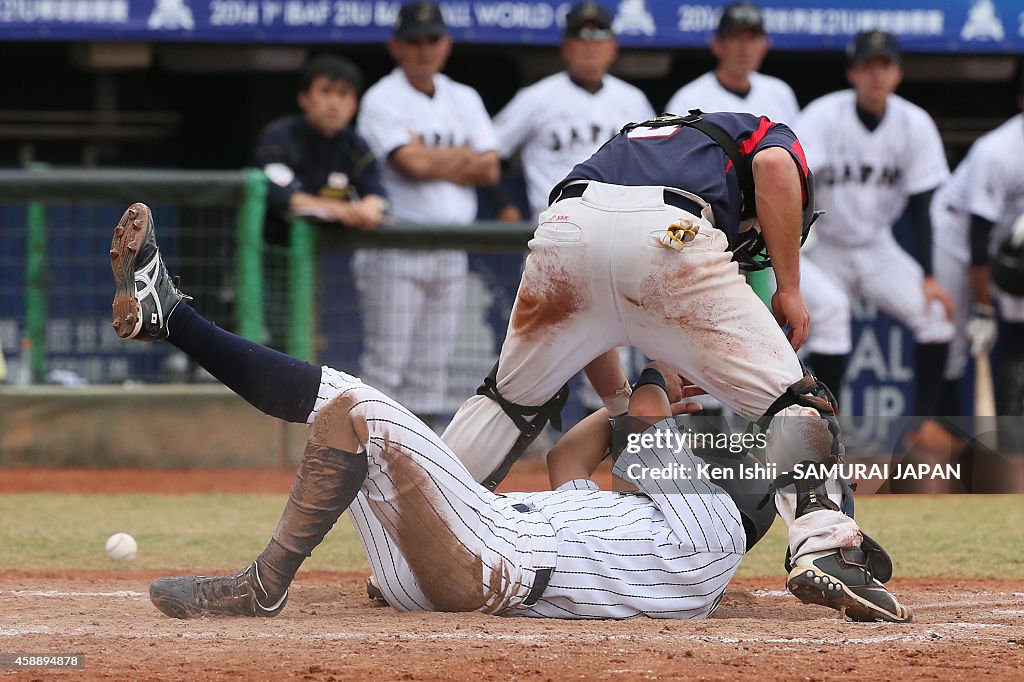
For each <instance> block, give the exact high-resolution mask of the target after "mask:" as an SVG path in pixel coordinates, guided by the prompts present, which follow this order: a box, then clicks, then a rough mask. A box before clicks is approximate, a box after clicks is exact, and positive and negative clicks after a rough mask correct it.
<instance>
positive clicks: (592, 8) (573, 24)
mask: <svg viewBox="0 0 1024 682" xmlns="http://www.w3.org/2000/svg"><path fill="white" fill-rule="evenodd" d="M584 28H596V29H600V30H603V31H611V30H612V15H611V13H610V12H609V11H608V8H607V7H605V6H604V5H602V4H601V3H598V2H592V1H590V0H588V1H587V2H581V3H580V4H578V5H576V6H575V7H573V8H572V9H570V10H569V13H568V14H566V15H565V35H566V37H568V38H578V37H579V34H580V30H582V29H584Z"/></svg>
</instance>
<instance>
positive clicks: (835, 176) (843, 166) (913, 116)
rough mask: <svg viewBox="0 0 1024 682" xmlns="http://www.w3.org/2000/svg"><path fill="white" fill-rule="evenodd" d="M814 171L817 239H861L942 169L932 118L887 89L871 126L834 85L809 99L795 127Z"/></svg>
mask: <svg viewBox="0 0 1024 682" xmlns="http://www.w3.org/2000/svg"><path fill="white" fill-rule="evenodd" d="M795 129H796V133H797V135H798V136H799V138H800V142H801V144H802V145H803V148H804V151H805V153H806V154H807V162H808V165H809V166H810V168H811V171H812V172H813V173H814V179H815V202H816V203H817V204H818V206H819V208H822V209H824V210H825V215H824V216H822V218H821V219H820V220H818V222H817V223H816V224H815V231H816V232H817V233H818V236H819V237H820V238H821V240H822V241H826V242H830V243H834V244H837V245H842V246H862V245H865V244H870V243H871V242H873V241H875V240H877V239H878V237H879V234H880V231H888V230H889V229H890V228H891V227H892V224H893V223H894V222H895V221H896V219H897V218H899V216H900V214H902V213H903V210H904V208H905V207H906V203H907V198H908V197H910V196H912V195H914V194H918V193H920V192H925V191H927V190H931V189H935V188H936V187H938V185H939V184H940V183H941V182H942V181H943V180H944V179H945V178H946V177H947V176H948V175H949V166H948V164H947V163H946V154H945V151H944V149H943V146H942V139H941V138H940V137H939V131H938V129H937V128H936V127H935V122H934V121H932V119H931V117H930V116H929V115H928V114H927V113H926V112H925V111H924V110H923V109H921V108H920V107H918V106H916V105H914V104H911V103H910V102H908V101H907V100H905V99H903V98H902V97H899V96H898V95H890V96H889V99H888V102H887V103H886V110H885V115H884V117H883V118H882V121H881V123H880V124H879V125H878V127H877V128H875V130H873V131H871V130H868V129H867V128H866V127H865V126H864V124H863V123H862V122H861V120H860V119H859V118H858V116H857V110H856V95H855V93H854V92H853V90H842V91H839V92H834V93H831V94H829V95H825V96H824V97H821V98H819V99H816V100H814V101H813V102H811V103H810V104H808V105H807V107H806V108H805V109H804V111H803V113H802V114H801V115H800V117H799V119H798V121H797V124H796V126H795Z"/></svg>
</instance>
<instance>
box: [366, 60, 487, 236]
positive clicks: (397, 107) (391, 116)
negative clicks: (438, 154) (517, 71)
mask: <svg viewBox="0 0 1024 682" xmlns="http://www.w3.org/2000/svg"><path fill="white" fill-rule="evenodd" d="M434 87H435V91H434V95H433V97H430V96H427V95H425V94H424V93H422V92H420V91H419V90H417V89H416V88H414V87H412V85H410V84H409V81H408V79H406V77H405V75H404V74H403V73H402V71H401V70H400V69H395V70H394V71H392V72H391V73H390V74H388V75H387V76H385V77H384V78H381V79H380V80H379V81H378V82H377V83H376V84H375V85H374V86H373V87H371V88H370V89H369V90H367V91H366V94H365V95H364V96H363V101H362V105H361V107H360V111H359V121H358V131H359V134H360V135H362V136H363V137H364V138H365V139H366V141H367V142H368V143H369V145H370V149H371V150H372V151H373V154H374V156H376V157H377V158H378V159H381V161H382V162H383V161H386V160H387V158H388V157H389V155H390V154H391V153H392V152H393V151H395V150H396V149H398V148H399V147H402V146H403V145H406V144H409V143H411V142H413V141H414V139H415V138H416V137H420V138H421V139H422V140H423V143H424V144H425V145H426V146H428V147H435V148H447V147H458V146H463V145H468V146H469V147H471V148H472V149H473V150H475V151H477V152H486V151H492V150H495V149H497V146H498V141H497V139H496V138H495V136H494V128H493V126H492V125H491V119H490V117H489V116H488V115H487V110H486V109H485V108H484V104H483V101H482V100H481V99H480V95H479V94H477V92H476V90H474V89H473V88H471V87H469V86H468V85H463V84H461V83H456V82H455V81H453V80H452V79H451V78H448V77H447V76H445V75H444V74H438V75H436V76H434ZM381 179H382V180H383V182H384V188H385V189H386V190H387V192H388V199H389V200H390V202H391V212H392V214H393V215H394V217H395V218H397V219H398V220H400V221H403V222H412V223H453V224H466V223H471V222H473V220H475V219H476V211H477V201H476V189H475V188H473V187H464V186H462V185H457V184H455V183H453V182H448V181H446V180H430V181H420V180H410V179H409V178H406V177H404V176H403V175H402V174H400V173H399V172H398V171H397V170H396V169H395V167H394V165H393V164H390V163H382V172H381Z"/></svg>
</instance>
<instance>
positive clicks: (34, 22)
mask: <svg viewBox="0 0 1024 682" xmlns="http://www.w3.org/2000/svg"><path fill="white" fill-rule="evenodd" d="M440 4H441V8H442V11H443V13H444V16H445V20H446V21H447V23H448V25H449V26H450V28H451V30H452V34H453V35H454V37H455V39H456V40H457V41H459V42H464V43H495V44H518V45H531V44H537V45H553V44H556V43H558V42H559V41H560V39H561V32H562V26H563V25H564V22H565V14H566V12H567V11H568V10H569V8H570V7H571V6H572V3H571V2H538V1H536V0H520V1H518V2H517V1H513V0H475V1H471V0H465V1H461V0H450V1H447V2H441V3H440ZM723 4H724V3H707V4H698V3H692V2H688V1H687V0H671V1H666V0H619V1H618V2H614V1H611V2H607V5H608V7H609V8H610V9H612V10H613V11H614V17H615V19H614V22H615V23H614V29H615V31H616V32H617V33H618V35H619V37H620V40H621V43H622V44H623V46H626V47H660V48H679V47H691V48H695V47H703V46H705V45H707V42H708V39H709V38H710V36H711V34H712V32H713V31H714V28H715V26H716V25H717V23H718V16H719V13H720V12H721V7H722V5H723ZM762 4H763V6H764V8H765V20H766V23H767V29H768V33H769V35H770V36H771V38H772V41H773V43H774V45H775V47H776V48H781V49H786V50H833V49H841V48H842V47H843V46H844V45H845V44H846V42H847V40H848V39H849V37H850V36H851V35H853V34H854V33H857V32H858V31H861V30H866V29H872V28H881V29H884V30H887V31H890V32H892V33H894V34H896V35H897V36H899V38H900V39H901V42H902V43H903V45H904V47H905V49H907V50H908V51H920V52H965V53H983V52H988V53H1006V54H1012V53H1024V8H1022V6H1021V4H1020V2H1019V0H830V1H828V2H826V1H822V0H765V1H764V2H763V3H762ZM400 6H401V3H400V2H395V1H388V0H0V40H102V41H128V40H131V41H178V42H204V43H224V42H244V43H381V42H383V41H385V40H386V39H387V37H388V36H389V35H390V33H391V26H392V25H393V23H394V20H395V17H396V16H397V13H398V9H399V7H400Z"/></svg>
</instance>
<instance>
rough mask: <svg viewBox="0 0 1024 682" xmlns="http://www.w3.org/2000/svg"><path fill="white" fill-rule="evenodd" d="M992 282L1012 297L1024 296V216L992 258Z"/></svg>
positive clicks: (1015, 224) (1016, 223)
mask: <svg viewBox="0 0 1024 682" xmlns="http://www.w3.org/2000/svg"><path fill="white" fill-rule="evenodd" d="M991 270H992V281H993V282H995V283H996V286H998V287H999V288H1000V289H1002V290H1003V291H1005V292H1006V293H1008V294H1010V295H1011V296H1024V215H1021V216H1020V217H1019V218H1017V222H1015V223H1014V224H1013V230H1012V232H1011V234H1010V236H1009V237H1008V238H1007V239H1006V241H1004V242H1003V243H1002V244H1000V245H999V248H998V249H997V250H996V253H995V255H994V256H993V257H992V264H991Z"/></svg>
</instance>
